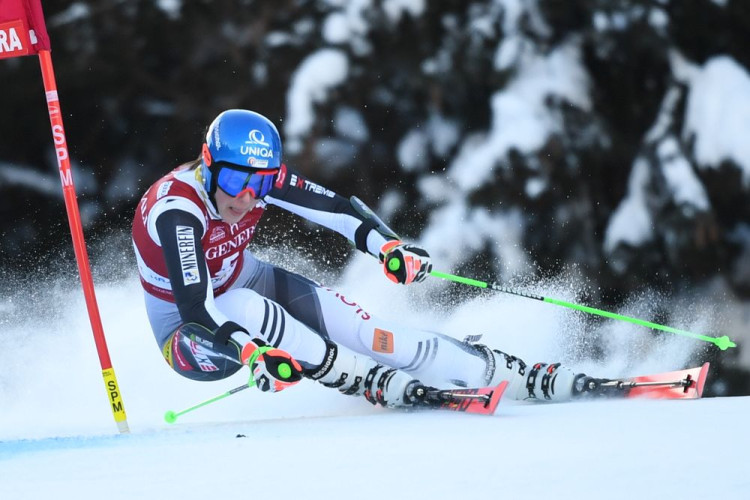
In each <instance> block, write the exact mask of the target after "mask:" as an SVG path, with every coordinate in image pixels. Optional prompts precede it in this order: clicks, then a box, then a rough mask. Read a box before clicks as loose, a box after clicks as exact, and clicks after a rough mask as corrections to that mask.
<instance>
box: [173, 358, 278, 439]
mask: <svg viewBox="0 0 750 500" xmlns="http://www.w3.org/2000/svg"><path fill="white" fill-rule="evenodd" d="M271 349H272V348H271V347H269V346H260V347H258V349H256V350H255V352H253V354H252V355H251V356H250V358H248V360H247V361H246V362H245V364H246V365H248V366H253V363H254V362H255V360H256V359H257V358H258V357H259V356H260V355H261V354H263V353H264V352H266V351H269V350H271ZM280 368H281V367H280ZM287 369H288V367H287ZM254 385H255V379H253V378H252V377H250V380H249V381H248V382H247V383H246V384H242V385H240V386H238V387H235V388H234V389H230V390H228V391H227V392H225V393H224V394H219V395H218V396H214V397H213V398H211V399H207V400H206V401H203V402H202V403H198V404H196V405H193V406H191V407H190V408H185V409H184V410H181V411H172V410H169V411H167V412H166V413H165V414H164V420H165V421H166V422H167V423H168V424H173V423H175V422H176V421H177V418H178V417H179V416H180V415H184V414H186V413H189V412H191V411H193V410H197V409H198V408H203V407H204V406H206V405H210V404H211V403H215V402H216V401H219V400H222V399H224V398H226V397H228V396H231V395H232V394H235V393H238V392H240V391H244V390H245V389H247V388H248V387H253V386H254Z"/></svg>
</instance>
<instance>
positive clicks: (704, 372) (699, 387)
mask: <svg viewBox="0 0 750 500" xmlns="http://www.w3.org/2000/svg"><path fill="white" fill-rule="evenodd" d="M710 366H711V363H709V362H708V361H706V362H705V363H703V366H701V371H700V373H698V380H697V381H696V388H695V389H696V392H697V394H698V396H697V397H699V398H700V397H703V388H704V387H705V386H706V379H707V378H708V368H709V367H710Z"/></svg>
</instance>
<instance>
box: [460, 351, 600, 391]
mask: <svg viewBox="0 0 750 500" xmlns="http://www.w3.org/2000/svg"><path fill="white" fill-rule="evenodd" d="M473 347H474V348H476V349H477V351H479V352H480V353H481V354H482V356H484V358H485V359H486V360H487V364H488V367H489V371H490V372H491V373H492V376H491V379H490V382H489V384H490V385H494V384H499V383H500V382H501V381H502V380H507V381H508V388H507V389H506V391H505V394H506V395H508V396H509V397H511V398H513V399H517V400H530V401H567V400H570V399H572V398H573V397H576V396H578V395H580V394H581V393H582V392H584V388H583V382H584V377H585V375H584V374H582V373H580V374H578V373H575V372H574V371H573V370H571V369H570V368H567V367H565V366H562V365H561V364H560V363H535V364H533V365H527V364H526V363H524V361H523V360H522V359H520V358H517V357H516V356H511V355H510V354H506V353H504V352H502V351H498V350H497V349H495V350H492V349H490V348H489V347H487V346H485V345H482V344H473Z"/></svg>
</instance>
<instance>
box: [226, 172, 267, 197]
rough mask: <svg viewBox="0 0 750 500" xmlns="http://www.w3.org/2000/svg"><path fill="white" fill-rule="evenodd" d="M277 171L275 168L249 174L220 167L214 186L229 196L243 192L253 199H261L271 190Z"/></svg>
mask: <svg viewBox="0 0 750 500" xmlns="http://www.w3.org/2000/svg"><path fill="white" fill-rule="evenodd" d="M278 171H279V169H277V168H276V169H272V170H256V171H252V172H249V171H247V170H238V169H234V168H228V167H222V168H221V169H220V170H219V175H218V177H217V179H216V185H217V186H219V187H220V188H221V190H222V191H224V192H225V193H227V194H228V195H229V196H237V195H239V194H241V193H243V192H244V191H248V192H250V195H251V196H252V197H253V198H256V199H257V198H263V197H264V196H266V195H267V194H268V193H269V192H270V191H271V189H272V188H273V183H274V180H275V179H276V173H277V172H278Z"/></svg>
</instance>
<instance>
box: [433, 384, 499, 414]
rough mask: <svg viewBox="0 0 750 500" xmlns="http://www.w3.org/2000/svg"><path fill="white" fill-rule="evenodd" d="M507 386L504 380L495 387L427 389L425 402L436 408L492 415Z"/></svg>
mask: <svg viewBox="0 0 750 500" xmlns="http://www.w3.org/2000/svg"><path fill="white" fill-rule="evenodd" d="M507 386H508V382H507V381H505V380H504V381H502V382H500V383H499V384H498V385H496V386H495V387H479V388H473V389H447V390H433V391H427V393H426V394H425V396H424V402H425V404H426V405H427V406H429V407H430V408H434V409H436V410H449V411H460V412H464V413H476V414H479V415H492V414H493V413H495V409H496V408H497V405H498V403H500V398H501V397H502V395H503V392H504V391H505V388H506V387H507Z"/></svg>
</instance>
